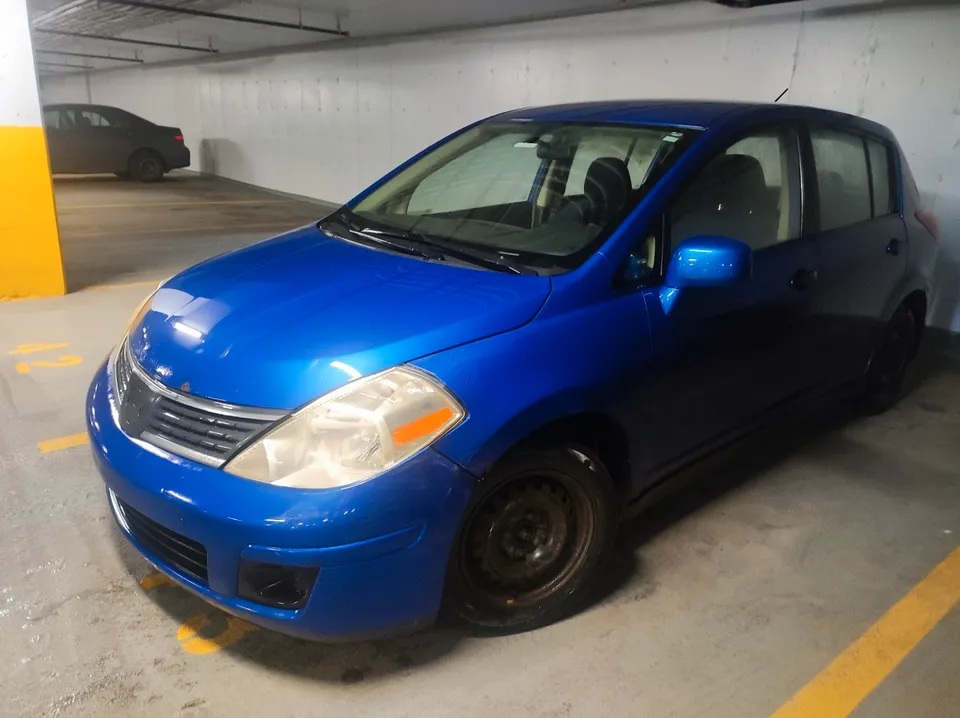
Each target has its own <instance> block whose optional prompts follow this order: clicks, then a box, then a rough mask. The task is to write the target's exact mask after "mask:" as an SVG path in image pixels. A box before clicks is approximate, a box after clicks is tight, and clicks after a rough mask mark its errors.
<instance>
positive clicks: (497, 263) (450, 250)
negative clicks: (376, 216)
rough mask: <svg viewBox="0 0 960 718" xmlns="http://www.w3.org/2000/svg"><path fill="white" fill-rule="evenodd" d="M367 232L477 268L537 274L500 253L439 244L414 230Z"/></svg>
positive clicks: (445, 243) (446, 243) (447, 243)
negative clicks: (436, 251) (407, 241)
mask: <svg viewBox="0 0 960 718" xmlns="http://www.w3.org/2000/svg"><path fill="white" fill-rule="evenodd" d="M367 231H368V232H370V233H373V234H378V235H381V236H386V237H395V238H397V239H406V240H409V241H411V242H415V243H417V244H420V245H423V246H426V247H432V248H434V249H437V250H439V251H440V252H443V253H444V254H445V255H448V256H451V257H456V258H457V259H460V260H462V261H465V262H469V263H470V264H474V265H477V266H481V267H487V268H489V269H495V270H497V271H500V272H513V273H514V274H536V272H535V271H534V270H532V269H530V268H529V267H526V266H524V265H522V264H519V263H517V262H514V261H513V260H511V259H508V258H507V257H504V256H503V255H502V254H500V253H499V252H496V253H488V252H483V251H478V250H472V249H467V248H466V247H460V246H455V245H453V244H450V243H449V242H438V241H437V240H435V239H431V238H429V237H427V236H426V235H424V234H421V233H420V232H417V231H415V230H412V229H408V230H397V231H396V232H394V231H386V230H379V229H377V230H373V229H371V230H367Z"/></svg>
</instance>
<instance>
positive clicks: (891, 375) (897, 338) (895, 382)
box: [860, 306, 917, 414]
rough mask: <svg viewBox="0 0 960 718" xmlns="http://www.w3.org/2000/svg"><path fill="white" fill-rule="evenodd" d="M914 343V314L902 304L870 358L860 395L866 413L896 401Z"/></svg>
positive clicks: (873, 411)
mask: <svg viewBox="0 0 960 718" xmlns="http://www.w3.org/2000/svg"><path fill="white" fill-rule="evenodd" d="M916 343H917V318H916V317H915V316H914V314H913V312H912V311H910V309H909V308H908V307H906V306H901V307H900V308H899V309H897V311H896V313H895V314H894V315H893V317H892V318H891V319H890V321H889V322H888V323H887V326H886V327H885V328H884V330H883V335H882V336H881V338H880V343H879V345H878V346H877V349H876V351H875V353H874V355H873V360H872V361H871V362H870V369H869V371H868V372H867V381H866V386H865V387H864V390H863V393H862V394H861V396H860V400H861V403H862V405H863V408H864V410H865V411H866V412H867V413H870V414H880V413H882V412H884V411H886V410H887V409H889V408H891V407H892V406H893V405H894V404H896V403H897V400H898V399H899V398H900V389H901V387H902V386H903V379H904V377H905V376H906V374H907V367H908V366H909V364H910V360H911V359H912V358H913V355H914V349H915V347H916Z"/></svg>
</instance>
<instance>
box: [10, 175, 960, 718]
mask: <svg viewBox="0 0 960 718" xmlns="http://www.w3.org/2000/svg"><path fill="white" fill-rule="evenodd" d="M56 189H57V193H58V204H59V206H60V208H61V230H62V232H63V234H64V237H63V243H64V248H65V255H66V258H67V267H68V271H69V274H70V276H69V281H70V286H71V288H72V289H73V290H75V291H74V293H73V294H71V295H69V296H66V297H59V298H52V299H38V300H28V301H22V302H13V303H7V304H0V339H2V346H0V350H2V351H0V546H2V548H0V686H2V688H0V715H3V716H8V715H9V716H39V715H49V716H74V715H76V716H98V717H107V716H132V715H147V714H148V711H149V714H151V715H159V716H168V715H177V716H190V717H195V718H199V717H201V716H204V717H211V716H237V715H239V716H246V715H269V716H276V717H277V718H281V717H283V716H304V715H333V716H406V715H410V716H418V718H420V717H428V716H445V717H446V716H461V715H462V716H490V715H501V716H531V717H533V716H536V717H547V716H589V717H591V718H593V717H595V716H631V717H633V716H638V717H646V716H651V717H655V718H665V717H667V716H677V717H687V716H689V717H694V716H709V717H710V718H728V717H729V718H746V717H748V716H769V715H771V714H773V713H774V712H775V711H777V709H778V707H780V706H781V705H782V704H784V703H785V702H787V701H788V700H789V699H790V698H791V696H793V695H794V694H795V693H796V692H797V691H798V690H799V689H800V688H801V687H802V686H804V685H805V684H806V683H807V682H808V681H810V680H811V679H813V678H814V676H816V675H817V674H818V672H820V671H821V670H822V669H823V668H824V667H825V666H827V664H829V663H830V662H831V661H832V660H833V659H834V657H835V656H837V655H838V654H839V653H840V652H842V651H844V649H845V648H847V646H849V645H850V644H851V643H852V642H853V641H855V640H856V639H857V638H858V636H860V635H861V634H863V633H864V631H866V630H867V629H868V628H869V627H870V626H871V625H872V624H873V623H874V622H875V621H877V620H878V619H879V618H880V617H881V616H882V615H883V614H884V613H885V612H886V611H887V610H888V609H889V608H890V607H891V606H893V605H894V604H896V603H897V602H898V600H899V599H900V598H901V597H902V596H903V595H904V594H906V593H907V592H908V591H910V590H911V588H912V587H913V586H914V585H915V584H917V582H918V581H920V580H921V579H923V577H924V576H925V574H927V573H928V572H929V571H930V570H931V569H932V568H933V567H934V566H936V565H937V564H938V563H939V562H941V561H942V560H943V559H944V558H945V557H947V556H948V554H950V553H951V551H953V550H954V549H955V548H956V547H957V545H958V537H960V511H958V506H960V481H958V479H960V468H958V467H960V442H958V441H957V437H958V436H960V360H958V357H953V358H951V357H949V356H946V355H944V354H942V353H940V352H939V351H938V352H933V350H932V349H927V350H925V352H924V356H923V360H922V361H921V362H920V365H919V366H918V369H917V371H916V372H915V377H914V378H915V382H914V384H915V386H914V388H913V389H912V391H911V392H910V394H909V395H908V396H907V397H906V398H905V399H904V400H903V401H902V403H901V404H900V405H899V406H898V407H897V408H896V409H895V410H893V411H891V412H890V413H888V414H886V415H884V416H880V417H876V418H871V419H862V418H851V417H849V416H846V414H845V413H844V412H842V411H836V412H831V413H830V414H829V415H827V416H819V417H816V418H815V419H814V420H812V421H809V422H805V423H803V424H802V425H801V426H799V427H793V428H790V429H785V430H784V431H782V432H780V433H778V434H777V435H776V437H775V438H774V439H772V440H770V439H768V440H765V441H764V442H763V443H762V448H761V446H759V445H757V446H755V447H753V448H751V449H750V450H749V451H747V452H745V453H743V454H741V455H739V456H738V458H736V459H732V460H731V461H730V462H729V463H727V464H726V465H725V466H724V467H723V468H722V469H720V470H717V471H714V472H712V473H711V474H710V475H709V477H708V478H706V479H704V480H702V481H700V482H698V483H696V484H694V485H691V486H689V487H687V488H686V489H684V490H683V491H681V492H680V493H677V494H675V495H674V496H673V497H672V498H670V499H668V500H667V501H666V502H665V503H662V504H660V505H658V506H657V507H655V508H653V509H651V510H650V511H648V512H647V513H645V514H644V515H642V516H640V517H638V518H637V519H636V520H634V521H632V522H631V523H629V524H628V525H627V526H626V527H624V530H623V531H622V536H621V538H620V541H619V543H618V550H617V556H616V558H615V560H614V562H613V565H612V567H611V570H610V571H609V575H608V577H607V581H606V582H605V584H604V585H603V586H599V587H598V590H597V598H596V601H595V603H594V605H593V607H592V608H590V609H589V610H587V611H585V612H583V613H581V614H580V615H578V616H575V617H573V618H571V619H569V620H567V621H565V622H563V623H561V624H558V625H555V626H552V627H549V628H546V629H543V630H540V631H536V632H533V633H528V634H524V635H518V636H512V637H508V638H476V637H471V636H467V635H463V634H461V633H458V632H456V631H453V630H451V629H446V628H441V629H433V630H430V631H426V632H424V633H421V634H419V635H415V636H411V637H407V638H400V639H393V640H389V641H382V642H377V643H360V644H355V645H320V644H309V643H304V642H300V641H296V640H293V639H289V638H286V637H283V636H279V635H273V634H270V633H268V632H266V631H263V630H255V629H254V630H247V627H246V626H245V624H236V623H232V622H229V623H228V622H227V620H226V618H225V617H224V616H223V615H222V614H220V613H219V612H218V611H216V610H215V609H213V608H211V607H209V606H207V605H206V604H204V603H203V602H201V601H200V600H198V599H196V598H194V597H192V596H190V595H188V594H187V593H185V592H183V591H181V590H180V589H178V588H176V587H174V586H171V585H168V584H166V583H164V582H162V581H158V579H157V576H156V574H155V573H154V572H153V571H152V569H151V567H150V566H148V565H147V564H146V562H145V561H143V560H142V559H141V558H140V557H139V555H138V554H137V553H136V552H135V551H133V550H132V549H131V548H130V547H129V546H128V545H127V544H126V543H125V542H124V541H123V540H122V539H121V538H120V536H119V534H118V532H117V530H116V529H115V528H114V523H113V520H112V518H111V517H110V515H109V513H108V510H107V506H106V503H105V500H104V493H103V489H102V485H101V483H100V480H99V478H98V476H97V474H96V471H95V470H94V466H93V463H92V460H91V458H90V456H89V451H88V449H87V447H85V446H82V445H79V446H74V447H72V448H68V447H69V445H70V444H71V443H77V442H79V441H80V439H77V440H76V441H72V440H71V439H69V438H68V439H65V440H64V441H63V442H61V443H60V444H59V445H57V444H52V445H51V444H43V443H41V442H45V441H48V440H51V439H55V438H58V437H71V436H74V435H76V434H77V433H78V432H82V431H83V421H82V406H83V399H84V394H85V391H86V387H87V384H88V382H89V380H90V378H91V376H92V374H93V372H94V370H95V368H96V366H97V365H98V364H99V362H100V361H101V360H102V359H103V357H104V356H105V355H106V354H107V353H108V351H109V349H110V347H111V346H112V345H113V343H114V342H115V341H116V340H117V339H118V337H119V334H120V332H121V331H122V328H123V326H124V324H125V323H126V321H127V320H128V319H129V316H130V313H131V311H132V310H133V308H134V307H135V305H136V304H137V303H138V302H139V301H140V300H141V299H142V298H143V296H144V294H145V293H146V292H148V291H149V290H150V289H151V287H150V286H148V284H147V283H143V282H153V281H155V280H160V279H163V278H164V277H166V276H168V275H169V274H171V273H173V272H174V271H176V270H177V269H179V268H181V267H183V266H186V265H187V264H189V263H192V262H194V261H196V260H198V259H201V258H203V257H204V256H207V255H210V254H214V253H217V252H220V251H224V250H226V249H229V248H231V247H235V246H240V245H242V244H245V243H247V242H249V241H253V240H254V239H257V238H260V237H262V236H265V235H267V234H270V233H272V232H276V231H280V230H282V229H285V228H287V227H292V226H295V225H298V224H302V223H304V222H306V221H307V220H308V219H310V218H312V217H314V216H316V215H317V214H319V213H320V211H321V210H320V209H319V208H318V207H316V206H311V205H309V204H308V203H304V202H300V201H295V200H290V199H289V198H284V197H277V196H274V195H268V194H265V193H262V192H259V191H256V190H252V189H249V188H243V187H237V186H233V185H229V184H226V183H222V182H218V181H213V180H205V179H197V178H191V177H181V178H177V179H174V180H171V181H169V182H165V183H162V184H160V185H155V186H141V185H130V184H125V183H120V182H115V181H112V180H108V181H104V180H99V179H97V180H76V179H72V180H69V181H64V182H58V183H57V187H56ZM200 202H222V203H226V202H238V203H239V202H244V204H195V203H200ZM104 205H113V206H112V207H105V206H104ZM82 207H86V209H82ZM238 224H243V225H244V227H245V229H244V234H236V233H235V232H236V230H235V229H234V227H235V226H236V225H238ZM261 225H262V226H261ZM218 228H226V229H218ZM248 230H249V231H248ZM102 285H113V286H108V287H103V286H102ZM91 286H100V287H101V288H100V289H99V290H96V291H94V290H92V289H90V287H91ZM77 290H79V291H77ZM26 345H41V346H39V347H38V346H26ZM9 352H21V353H14V354H9ZM23 352H26V353H23ZM62 357H65V358H62ZM76 358H79V361H77V360H76ZM36 362H46V364H45V365H44V364H43V363H40V364H38V363H36ZM18 363H21V364H22V365H23V364H25V365H27V368H26V371H18V370H17V364H18ZM21 370H23V366H21ZM38 445H39V446H38ZM41 448H42V449H44V450H45V452H42V451H41ZM958 646H960V609H958V608H957V607H956V606H954V608H953V610H952V611H950V612H949V613H948V614H947V616H946V617H945V618H944V619H943V620H942V621H941V622H940V623H939V624H938V625H936V626H935V627H934V628H933V629H932V630H931V631H930V632H929V633H928V634H927V635H926V637H925V638H923V640H921V641H920V643H919V645H917V647H916V648H915V649H914V650H913V651H912V652H911V653H910V654H909V655H908V656H907V657H906V658H905V660H903V661H902V662H901V663H900V664H899V666H898V667H897V668H896V669H895V670H894V671H893V673H892V674H891V675H890V676H889V677H887V678H886V680H884V681H882V683H880V685H879V687H878V688H877V689H876V690H874V691H873V692H872V693H871V694H870V695H869V696H868V697H867V698H866V700H865V701H864V702H863V703H862V704H861V705H860V706H859V707H858V708H857V709H856V710H855V711H854V713H853V715H854V716H857V717H859V718H865V717H866V716H891V717H894V716H897V717H903V716H910V717H911V718H924V717H926V716H930V717H933V716H938V717H942V716H954V715H958V714H960V713H958V709H957V706H958V705H960V680H958V675H960V658H958ZM850 680H853V679H852V678H851V679H850ZM811 715H813V714H811ZM815 715H816V716H817V718H819V716H821V715H825V714H824V713H817V714H815ZM831 715H832V714H831ZM837 715H839V714H837Z"/></svg>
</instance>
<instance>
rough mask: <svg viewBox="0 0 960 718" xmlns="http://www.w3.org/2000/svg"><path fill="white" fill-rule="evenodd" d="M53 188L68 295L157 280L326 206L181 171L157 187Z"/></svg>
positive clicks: (64, 179) (62, 182)
mask: <svg viewBox="0 0 960 718" xmlns="http://www.w3.org/2000/svg"><path fill="white" fill-rule="evenodd" d="M54 188H55V196H56V203H57V222H58V225H59V229H60V242H61V249H62V252H63V260H64V269H65V272H66V275H67V285H68V289H69V290H70V291H77V290H81V289H87V288H90V287H101V286H104V285H115V284H126V283H131V282H141V281H147V282H152V281H160V280H162V279H164V278H166V277H168V276H170V275H171V274H174V273H175V272H177V271H179V270H180V269H183V268H184V267H189V266H190V265H192V264H195V263H196V262H198V261H201V260H203V259H206V258H207V257H212V256H215V255H217V254H221V253H222V252H226V251H229V250H231V249H236V248H237V247H242V246H245V245H247V244H250V243H252V242H255V241H258V240H260V239H263V238H264V237H269V236H271V235H273V234H277V233H279V232H282V231H285V230H288V229H292V228H294V227H298V226H300V225H303V224H306V223H307V222H310V221H314V220H316V219H317V218H318V217H320V216H322V214H323V212H324V209H325V208H327V207H329V206H330V205H327V204H325V203H322V202H315V201H308V200H304V199H300V198H296V197H290V196H288V195H281V194H278V193H274V192H267V191H264V190H261V189H257V188H253V187H248V186H246V185H240V184H236V183H231V182H228V181H226V180H222V179H219V178H215V177H203V176H198V175H196V174H193V173H187V172H173V173H171V174H169V175H167V176H166V177H164V178H163V180H162V181H160V182H159V183H156V184H140V183H136V182H129V181H124V180H122V179H119V178H117V177H113V176H111V175H90V176H84V175H79V176H69V175H63V176H58V177H56V178H55V179H54Z"/></svg>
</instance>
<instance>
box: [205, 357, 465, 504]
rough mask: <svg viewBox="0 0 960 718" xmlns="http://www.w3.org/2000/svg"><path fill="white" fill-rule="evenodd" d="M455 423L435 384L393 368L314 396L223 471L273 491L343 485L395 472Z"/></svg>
mask: <svg viewBox="0 0 960 718" xmlns="http://www.w3.org/2000/svg"><path fill="white" fill-rule="evenodd" d="M463 417H464V410H463V408H462V407H461V406H460V404H459V403H457V401H456V400H455V399H454V398H453V397H452V396H450V394H448V393H447V391H446V390H445V389H444V388H443V387H442V386H440V385H439V384H438V383H437V382H436V380H434V379H432V378H431V377H429V376H427V375H426V374H424V373H422V372H420V371H417V370H416V369H411V368H409V367H398V368H395V369H389V370H387V371H385V372H383V373H381V374H376V375H374V376H371V377H367V378H365V379H358V380H357V381H353V382H350V383H349V384H346V385H345V386H343V387H341V388H340V389H337V390H336V391H333V392H331V393H330V394H327V395H326V396H323V397H321V398H320V399H318V400H317V401H315V402H313V403H312V404H310V405H309V406H307V407H306V408H304V409H301V410H300V411H298V412H297V413H296V414H294V415H293V416H291V417H290V418H289V419H287V420H285V421H284V422H283V423H282V424H281V425H280V426H278V427H277V428H275V429H273V430H272V431H270V433H268V434H266V435H265V436H264V437H263V438H261V439H260V440H259V441H257V442H256V443H254V444H252V445H251V446H249V447H248V448H246V449H244V450H243V451H242V452H241V453H240V454H239V455H238V456H237V457H236V458H235V459H233V461H231V462H230V463H229V464H227V465H226V466H225V467H224V470H225V471H227V472H229V473H231V474H235V475H237V476H242V477H243V478H245V479H253V480H254V481H262V482H264V483H268V484H275V485H277V486H292V487H296V488H301V489H331V488H336V487H338V486H347V485H349V484H355V483H357V482H359V481H365V480H367V479H370V478H373V477H374V476H376V475H377V474H380V473H382V472H384V471H386V470H387V469H389V468H391V467H393V466H396V465H397V464H399V463H400V462H401V461H403V460H405V459H407V458H409V457H410V456H412V455H413V454H415V453H416V452H418V451H419V450H420V449H422V448H423V447H425V446H428V445H429V444H432V443H433V442H434V441H436V440H437V439H439V438H440V437H441V436H443V435H444V434H445V433H446V432H448V431H450V429H452V428H453V427H454V426H456V425H457V424H458V423H460V421H462V420H463Z"/></svg>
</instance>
